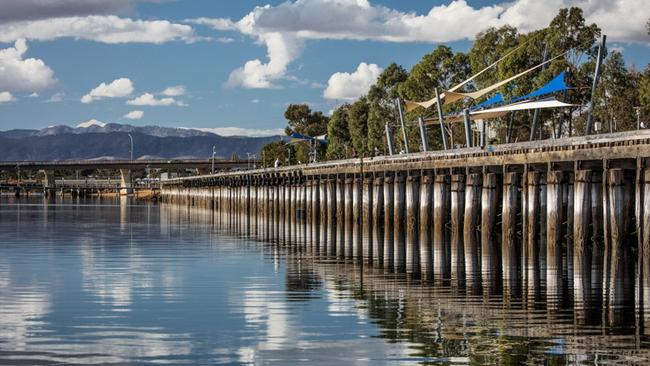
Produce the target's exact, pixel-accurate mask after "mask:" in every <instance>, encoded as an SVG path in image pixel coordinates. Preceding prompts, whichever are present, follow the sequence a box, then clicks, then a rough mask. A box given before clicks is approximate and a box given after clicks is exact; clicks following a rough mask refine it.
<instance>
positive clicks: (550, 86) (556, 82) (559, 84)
mask: <svg viewBox="0 0 650 366" xmlns="http://www.w3.org/2000/svg"><path fill="white" fill-rule="evenodd" d="M564 74H565V72H564V71H562V72H561V73H559V74H558V75H557V76H556V77H554V78H553V79H552V80H551V81H549V82H548V83H546V85H544V86H542V87H541V88H539V89H537V90H535V91H534V92H532V93H530V94H526V95H522V96H519V97H515V98H512V102H518V101H520V100H524V99H531V98H536V97H539V96H542V95H546V94H551V93H555V92H557V91H561V90H566V89H568V87H567V85H566V83H565V82H564Z"/></svg>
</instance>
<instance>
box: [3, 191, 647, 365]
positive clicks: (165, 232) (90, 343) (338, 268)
mask: <svg viewBox="0 0 650 366" xmlns="http://www.w3.org/2000/svg"><path fill="white" fill-rule="evenodd" d="M229 227H230V226H229V225H227V224H225V223H224V222H222V220H221V219H220V218H219V217H215V215H212V214H211V213H210V212H207V211H203V210H198V209H188V208H186V207H183V208H179V207H171V206H162V207H160V206H157V205H151V204H142V203H134V202H131V201H125V200H122V201H120V200H105V201H98V200H86V201H83V200H82V201H78V200H75V201H72V200H63V201H60V200H59V201H56V202H52V201H50V202H49V203H48V202H45V201H43V200H42V199H39V198H37V199H31V200H25V199H23V200H21V201H19V202H18V201H15V200H13V199H12V198H7V197H3V198H2V199H1V200H0V364H2V365H4V364H20V365H25V364H28V365H32V364H34V365H38V364H57V365H58V364H129V365H138V364H154V363H155V364H161V363H162V364H278V365H286V364H293V363H296V361H302V362H303V363H306V364H323V365H344V364H362V365H378V364H477V365H482V364H522V363H526V364H553V365H556V364H557V365H562V364H599V365H600V364H648V363H650V356H649V355H650V352H648V349H649V348H650V344H648V338H647V337H646V336H645V335H644V334H645V330H644V327H643V324H644V321H643V317H642V316H639V314H638V312H637V311H635V309H634V306H633V305H632V307H631V308H627V307H625V306H623V307H622V308H621V307H618V308H616V309H606V308H603V307H602V305H598V302H597V301H596V302H589V304H588V305H589V306H587V305H585V304H584V303H582V302H579V301H577V300H576V299H575V296H574V295H572V293H573V292H572V290H571V289H566V290H565V291H560V292H561V293H556V294H554V295H552V296H551V295H550V294H547V293H541V294H540V292H539V291H540V289H535V291H533V292H532V293H527V292H526V290H525V289H524V290H522V291H517V294H514V295H513V294H511V293H509V292H508V291H506V290H503V289H496V290H495V291H493V289H488V288H482V287H481V286H477V285H474V286H457V285H454V284H436V283H434V284H430V283H422V282H421V281H419V280H416V279H412V278H407V277H406V276H405V275H398V274H390V273H384V272H383V271H382V270H379V269H373V268H371V267H369V266H360V265H358V264H356V263H353V262H350V261H347V262H346V261H339V260H334V259H331V258H327V257H321V256H318V255H315V254H312V253H310V251H308V250H297V249H296V248H294V247H289V246H283V245H277V244H271V243H264V242H261V241H258V240H256V239H255V238H252V237H249V238H247V237H244V236H241V235H238V234H237V233H236V232H234V231H233V230H229V229H228V228H229ZM542 292H543V291H542ZM594 304H596V305H595V306H594ZM649 323H650V322H649Z"/></svg>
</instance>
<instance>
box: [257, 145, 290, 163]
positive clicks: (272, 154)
mask: <svg viewBox="0 0 650 366" xmlns="http://www.w3.org/2000/svg"><path fill="white" fill-rule="evenodd" d="M260 155H261V156H262V164H263V165H264V167H273V166H274V164H275V161H276V159H278V160H279V161H280V164H281V165H291V164H295V163H296V162H297V159H296V149H295V147H294V145H291V144H288V143H286V142H285V141H275V142H271V143H268V144H266V145H264V147H262V150H261V151H260Z"/></svg>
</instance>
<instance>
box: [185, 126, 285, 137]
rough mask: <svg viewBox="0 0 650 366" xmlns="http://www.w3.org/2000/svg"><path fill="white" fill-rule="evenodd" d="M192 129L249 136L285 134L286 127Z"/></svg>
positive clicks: (224, 134) (222, 134)
mask: <svg viewBox="0 0 650 366" xmlns="http://www.w3.org/2000/svg"><path fill="white" fill-rule="evenodd" d="M191 129H192V130H199V131H204V132H210V133H214V134H216V135H220V136H247V137H268V136H284V129H282V128H276V129H268V130H265V129H254V128H242V127H216V128H191Z"/></svg>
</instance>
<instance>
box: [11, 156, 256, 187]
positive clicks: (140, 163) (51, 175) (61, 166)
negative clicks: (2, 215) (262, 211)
mask: <svg viewBox="0 0 650 366" xmlns="http://www.w3.org/2000/svg"><path fill="white" fill-rule="evenodd" d="M257 163H258V162H257V161H255V160H214V161H213V160H212V159H169V160H63V161H0V172H10V173H20V172H25V171H43V172H44V173H45V184H44V185H43V186H44V189H45V191H46V192H47V193H53V192H54V191H55V189H56V188H57V182H56V181H55V175H56V172H57V171H63V170H76V171H80V170H119V171H120V182H118V183H117V184H116V185H113V186H114V187H115V186H117V187H119V188H118V189H120V190H122V191H123V192H124V193H128V192H130V191H132V187H133V184H132V178H131V175H132V172H133V171H138V170H139V171H144V170H146V169H161V170H167V171H172V170H181V169H196V170H197V171H198V172H201V173H204V174H205V173H208V172H210V171H212V169H214V171H216V172H219V171H228V170H236V169H246V168H248V167H252V166H255V165H256V164H257ZM86 185H87V184H85V183H83V182H82V183H80V185H79V186H78V187H82V186H83V187H82V188H88V189H91V188H97V187H95V186H96V185H93V186H92V187H90V186H88V187H86ZM58 186H59V188H60V186H61V184H58ZM65 187H68V188H69V187H70V184H67V185H65ZM14 188H16V187H14Z"/></svg>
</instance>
